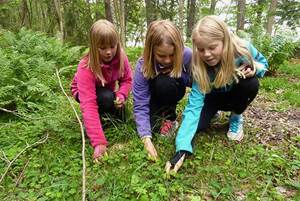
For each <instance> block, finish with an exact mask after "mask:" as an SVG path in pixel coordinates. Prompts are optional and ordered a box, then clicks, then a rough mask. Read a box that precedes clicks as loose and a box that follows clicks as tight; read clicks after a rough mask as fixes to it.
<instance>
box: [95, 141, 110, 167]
mask: <svg viewBox="0 0 300 201" xmlns="http://www.w3.org/2000/svg"><path fill="white" fill-rule="evenodd" d="M106 149H107V147H106V145H103V144H99V145H97V146H95V148H94V154H93V159H94V163H98V162H99V161H100V159H101V158H102V157H103V156H104V155H105V154H106Z"/></svg>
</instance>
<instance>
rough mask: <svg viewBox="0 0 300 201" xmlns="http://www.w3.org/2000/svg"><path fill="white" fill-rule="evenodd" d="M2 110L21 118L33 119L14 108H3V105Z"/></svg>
mask: <svg viewBox="0 0 300 201" xmlns="http://www.w3.org/2000/svg"><path fill="white" fill-rule="evenodd" d="M0 110H1V111H3V112H8V113H12V114H13V115H15V116H17V117H20V118H21V119H24V120H28V119H31V118H30V117H27V116H25V115H22V114H19V113H17V112H15V111H12V110H7V109H5V108H1V107H0Z"/></svg>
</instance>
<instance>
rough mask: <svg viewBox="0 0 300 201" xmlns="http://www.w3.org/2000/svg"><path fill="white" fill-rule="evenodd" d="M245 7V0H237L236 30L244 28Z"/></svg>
mask: <svg viewBox="0 0 300 201" xmlns="http://www.w3.org/2000/svg"><path fill="white" fill-rule="evenodd" d="M245 8H246V0H238V1H237V24H236V31H238V30H244V25H245Z"/></svg>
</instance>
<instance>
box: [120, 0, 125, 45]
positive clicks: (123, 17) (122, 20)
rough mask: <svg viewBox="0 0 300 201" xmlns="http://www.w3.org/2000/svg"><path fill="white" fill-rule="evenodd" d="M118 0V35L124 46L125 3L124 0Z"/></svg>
mask: <svg viewBox="0 0 300 201" xmlns="http://www.w3.org/2000/svg"><path fill="white" fill-rule="evenodd" d="M119 2H120V32H121V33H120V35H121V42H122V45H123V46H124V47H126V37H125V33H126V26H125V5H124V0H119Z"/></svg>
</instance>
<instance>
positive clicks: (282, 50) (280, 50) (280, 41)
mask: <svg viewBox="0 0 300 201" xmlns="http://www.w3.org/2000/svg"><path fill="white" fill-rule="evenodd" d="M256 36H257V37H256V38H254V39H253V42H254V45H255V46H256V47H257V48H258V49H259V50H260V51H261V52H262V53H263V55H264V56H265V57H266V58H267V60H268V63H269V69H268V71H269V73H270V74H274V73H276V71H277V70H278V68H279V67H280V65H281V64H283V63H284V62H285V61H287V60H288V59H290V58H291V56H293V54H294V51H295V49H296V47H297V45H298V43H297V42H294V41H293V40H292V39H293V38H292V37H293V36H292V35H287V34H278V35H276V36H274V37H271V36H268V35H263V34H257V35H256Z"/></svg>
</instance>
